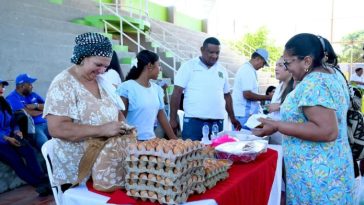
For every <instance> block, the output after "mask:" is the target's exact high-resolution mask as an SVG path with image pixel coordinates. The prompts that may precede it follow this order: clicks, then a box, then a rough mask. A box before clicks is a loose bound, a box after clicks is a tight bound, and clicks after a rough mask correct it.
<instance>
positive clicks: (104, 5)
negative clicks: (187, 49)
mask: <svg viewBox="0 0 364 205" xmlns="http://www.w3.org/2000/svg"><path fill="white" fill-rule="evenodd" d="M99 5H100V8H99V11H100V15H102V14H103V12H102V11H103V8H104V9H105V10H107V11H109V12H110V13H112V14H114V15H116V16H118V17H119V18H120V30H119V29H117V28H115V27H113V29H116V30H118V31H119V32H120V33H121V34H122V35H120V42H121V43H122V42H123V39H122V37H123V36H128V35H127V34H126V33H124V32H122V23H123V22H125V23H126V24H128V25H129V26H131V27H132V28H133V29H135V30H136V31H137V35H138V39H137V42H133V43H136V45H137V46H138V52H139V51H140V47H141V44H140V34H143V35H144V36H146V37H147V38H149V39H150V40H151V41H153V42H154V43H155V44H157V45H158V46H159V47H160V48H162V49H163V50H165V51H168V52H170V53H171V54H172V56H173V57H172V58H173V65H174V66H173V68H172V71H173V72H174V74H175V72H176V69H175V67H176V59H177V60H178V61H180V62H184V61H185V60H186V59H184V58H182V57H180V56H179V55H178V54H177V53H175V52H174V51H172V50H171V49H169V48H168V47H166V46H164V45H163V44H162V43H160V42H159V41H157V40H156V39H154V38H153V37H151V36H150V35H149V34H147V33H145V32H144V31H142V30H141V29H139V28H138V27H136V26H134V25H133V24H132V23H130V22H129V21H128V20H127V19H125V18H124V17H122V16H121V15H119V12H118V11H119V8H118V7H117V5H118V4H115V10H116V11H113V10H112V9H111V8H109V6H107V5H106V4H105V3H103V2H101V1H99ZM108 25H110V24H108ZM128 37H129V36H128ZM130 38H131V37H129V38H128V39H129V40H130ZM167 67H168V68H171V66H167Z"/></svg>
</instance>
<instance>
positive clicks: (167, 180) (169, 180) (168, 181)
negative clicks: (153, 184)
mask: <svg viewBox="0 0 364 205" xmlns="http://www.w3.org/2000/svg"><path fill="white" fill-rule="evenodd" d="M164 181H165V183H166V184H172V180H171V179H170V178H165V179H164Z"/></svg>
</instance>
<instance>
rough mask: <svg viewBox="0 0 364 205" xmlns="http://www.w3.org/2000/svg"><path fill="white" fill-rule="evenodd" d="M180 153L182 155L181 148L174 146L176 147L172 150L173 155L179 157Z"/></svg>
mask: <svg viewBox="0 0 364 205" xmlns="http://www.w3.org/2000/svg"><path fill="white" fill-rule="evenodd" d="M182 153H183V150H182V149H181V147H179V146H176V147H174V148H173V154H175V155H180V154H182Z"/></svg>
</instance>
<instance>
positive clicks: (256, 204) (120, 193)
mask: <svg viewBox="0 0 364 205" xmlns="http://www.w3.org/2000/svg"><path fill="white" fill-rule="evenodd" d="M277 158H278V153H277V152H276V151H274V150H271V149H268V151H267V152H266V153H263V154H261V155H260V156H259V157H258V158H257V159H256V160H255V161H253V162H250V163H246V164H245V163H234V164H233V165H232V166H231V168H230V169H229V177H228V178H227V179H225V180H224V181H220V182H218V183H217V185H216V186H215V187H213V188H212V189H210V190H208V191H206V192H205V193H204V194H199V195H190V197H189V198H188V201H196V200H202V199H215V201H216V202H217V203H218V204H219V205H225V204H226V205H234V204H237V205H243V204H247V205H266V204H267V203H268V200H269V195H270V191H271V188H272V184H273V180H274V175H275V170H276V167H277ZM87 188H88V189H89V191H92V192H95V193H98V194H101V195H104V196H108V197H110V199H109V201H108V203H113V204H140V205H152V204H157V203H151V202H149V201H147V202H143V201H141V200H135V199H134V198H132V197H129V196H127V195H126V192H125V190H117V191H115V192H112V193H105V192H100V191H96V190H94V189H93V188H92V182H88V183H87Z"/></svg>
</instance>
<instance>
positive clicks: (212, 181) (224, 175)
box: [204, 172, 229, 189]
mask: <svg viewBox="0 0 364 205" xmlns="http://www.w3.org/2000/svg"><path fill="white" fill-rule="evenodd" d="M228 177H229V173H227V172H223V173H220V174H217V175H215V176H213V177H210V178H207V179H205V182H204V185H205V187H206V188H207V189H211V188H212V187H214V186H216V184H217V182H219V181H222V180H224V179H226V178H228Z"/></svg>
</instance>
